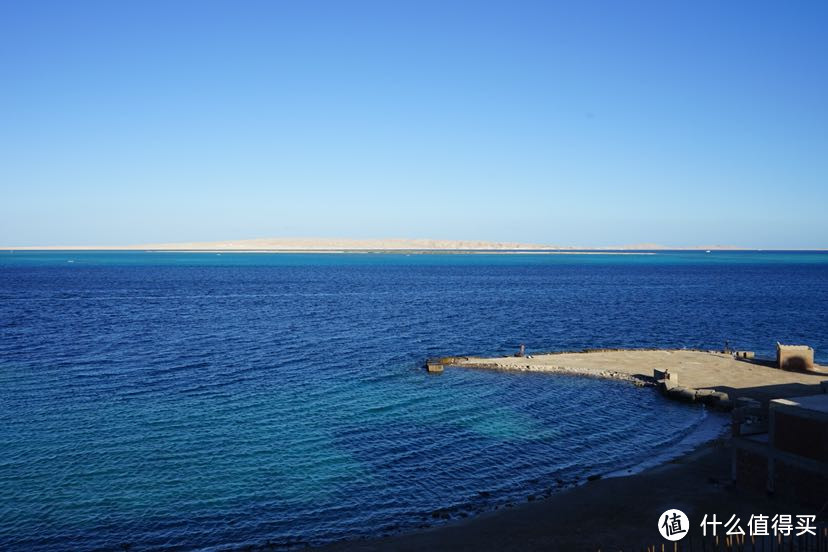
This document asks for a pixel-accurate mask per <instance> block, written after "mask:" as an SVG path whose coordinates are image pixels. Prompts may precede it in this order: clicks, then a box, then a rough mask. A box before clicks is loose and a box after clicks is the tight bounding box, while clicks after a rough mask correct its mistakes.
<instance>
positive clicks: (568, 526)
mask: <svg viewBox="0 0 828 552" xmlns="http://www.w3.org/2000/svg"><path fill="white" fill-rule="evenodd" d="M730 452H731V451H730V448H729V445H728V443H727V441H725V440H721V439H719V440H716V441H713V442H710V443H707V444H704V445H702V446H700V447H699V448H697V449H696V450H694V451H693V452H691V453H689V454H686V455H684V456H682V457H680V458H677V459H675V460H672V461H670V462H668V463H666V464H664V465H661V466H658V467H655V468H652V469H649V470H646V471H644V472H642V473H639V474H635V475H631V476H628V477H613V478H606V479H601V480H598V481H590V482H588V483H586V484H584V485H581V486H578V487H574V488H571V489H568V490H564V491H561V492H559V493H556V494H554V495H553V496H551V497H549V498H546V499H542V500H535V501H532V502H529V501H527V502H525V503H522V504H519V505H515V506H514V507H512V508H505V509H501V510H498V511H495V512H489V513H485V514H481V515H479V516H477V517H475V518H471V519H466V520H461V521H457V522H452V523H449V524H447V525H444V526H439V527H434V528H430V529H424V530H422V531H419V532H414V533H408V534H400V535H394V536H388V537H384V538H379V539H367V540H361V541H348V542H340V543H335V544H332V545H328V546H324V547H321V548H319V550H322V551H328V552H335V551H336V552H338V551H344V550H355V551H360V552H379V551H399V552H408V551H412V552H413V551H418V550H432V551H440V550H446V551H449V550H451V551H456V550H468V551H479V550H491V551H496V550H497V551H500V550H515V551H518V550H521V551H524V550H525V551H534V550H544V551H558V550H560V551H573V552H581V551H582V552H596V551H598V550H613V551H617V550H624V551H630V550H644V549H645V547H647V546H653V545H657V546H658V547H659V548H657V549H659V550H660V546H661V545H662V543H664V542H665V541H664V539H662V538H661V536H660V535H659V532H658V529H657V523H658V519H659V516H660V515H661V514H662V513H663V512H664V511H666V510H668V509H671V508H678V509H680V510H682V511H683V512H684V513H686V514H687V516H688V517H689V519H690V521H691V530H690V531H691V532H690V539H693V540H695V542H696V547H698V549H701V548H700V544H701V538H702V535H701V528H700V526H699V523H700V520H701V519H702V518H703V516H704V515H705V514H708V515H710V516H712V515H713V514H716V515H717V517H718V519H723V520H727V519H729V518H730V516H731V515H736V516H737V517H739V518H740V519H741V520H742V523H743V524H744V523H746V521H747V520H748V518H749V517H750V516H751V515H752V514H766V515H773V514H777V513H791V514H801V513H812V512H810V511H808V512H805V511H803V509H802V508H801V507H800V506H799V505H798V504H796V503H792V502H786V501H784V500H780V499H774V498H772V497H768V496H767V495H765V494H762V493H756V492H752V491H749V490H745V489H741V488H737V487H735V486H734V485H732V484H731V483H730V463H729V459H730ZM818 520H821V521H823V522H824V521H826V516H825V512H823V513H822V514H821V515H820V516H819V517H818ZM687 542H688V543H689V540H688V541H687ZM668 545H669V548H668V549H669V550H673V548H672V543H668ZM685 546H687V544H685ZM694 548H695V547H694Z"/></svg>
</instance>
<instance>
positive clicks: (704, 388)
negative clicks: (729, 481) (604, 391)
mask: <svg viewBox="0 0 828 552" xmlns="http://www.w3.org/2000/svg"><path fill="white" fill-rule="evenodd" d="M444 366H466V367H478V368H488V369H496V370H516V371H530V372H551V373H559V374H572V375H583V376H593V377H603V378H611V379H620V380H626V381H630V382H632V383H637V384H638V385H657V384H658V383H659V380H662V379H664V377H663V374H664V373H665V372H667V373H669V379H668V381H666V382H661V383H662V384H663V387H664V388H665V389H668V388H669V389H675V388H678V389H680V390H678V391H673V392H672V394H673V395H674V396H675V398H678V399H681V400H692V401H696V402H704V403H706V404H711V405H718V406H720V407H722V408H726V409H727V408H730V406H732V404H733V403H734V402H735V401H736V400H737V399H738V398H740V397H748V398H752V399H754V400H756V401H758V402H760V403H762V404H764V405H767V404H768V402H769V401H770V400H772V399H779V398H788V397H796V396H802V395H811V394H814V393H820V392H822V388H821V387H820V382H821V381H822V380H825V379H826V373H828V370H826V368H825V367H821V366H819V365H816V364H815V365H813V367H812V370H809V371H787V370H779V369H778V368H775V367H774V366H773V365H772V363H770V362H762V361H756V360H751V359H749V358H745V357H744V356H740V357H739V358H736V357H735V356H734V355H732V354H729V353H718V352H708V351H691V350H684V349H681V350H636V349H632V350H610V351H608V350H601V351H587V352H575V353H548V354H534V355H532V356H531V357H513V356H508V357H489V358H487V357H455V358H453V359H452V362H446V363H444ZM819 371H821V373H820V372H819ZM679 382H680V383H679ZM691 394H692V399H691ZM668 396H669V395H668Z"/></svg>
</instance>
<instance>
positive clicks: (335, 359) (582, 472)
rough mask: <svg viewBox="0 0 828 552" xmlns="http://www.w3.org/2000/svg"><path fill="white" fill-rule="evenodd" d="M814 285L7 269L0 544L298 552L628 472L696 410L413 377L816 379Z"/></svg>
mask: <svg viewBox="0 0 828 552" xmlns="http://www.w3.org/2000/svg"><path fill="white" fill-rule="evenodd" d="M70 261H72V262H70ZM826 276H828V255H826V254H823V253H784V252H782V253H776V252H773V253H720V252H715V253H711V254H707V255H706V254H703V253H659V254H656V255H647V256H611V255H594V256H593V255H579V256H569V255H567V256H546V255H410V256H406V255H376V254H354V255H301V254H295V255H294V254H284V255H266V254H222V255H216V254H179V253H141V252H123V253H90V252H86V253H83V252H55V253H21V252H15V253H0V338H1V339H0V386H1V388H2V389H3V392H2V393H0V442H2V443H3V451H4V454H3V456H2V457H0V548H2V549H4V550H5V549H9V550H30V549H42V550H66V549H72V550H93V549H120V548H121V545H122V544H125V543H129V544H131V550H150V549H164V548H176V549H223V548H227V547H235V546H238V547H242V546H245V545H249V544H254V545H264V544H265V543H267V542H268V541H269V542H271V543H273V544H275V545H284V546H291V545H297V546H301V545H303V544H305V543H320V542H326V541H330V540H335V539H339V538H345V537H356V536H362V535H377V534H383V533H389V532H395V531H399V530H404V529H411V528H416V527H421V526H425V525H430V524H434V523H440V522H442V519H441V518H443V517H446V516H449V517H451V518H458V517H462V516H467V515H474V514H475V513H477V512H480V511H485V510H489V509H493V508H496V507H503V506H504V505H505V504H507V503H510V502H518V501H521V502H522V501H525V500H526V496H527V495H528V494H544V493H548V492H554V491H555V490H557V489H559V488H560V487H562V486H566V485H569V484H574V483H577V482H578V481H582V480H583V479H584V478H585V477H587V476H588V475H591V474H594V473H606V472H609V471H613V470H617V469H620V468H624V467H626V466H633V465H636V464H638V463H639V462H641V461H643V460H645V459H647V458H650V457H652V456H653V455H654V454H656V453H658V452H661V451H664V450H665V449H666V448H669V447H671V446H673V445H674V444H675V443H676V442H677V441H678V440H680V439H681V437H682V436H683V435H685V434H686V433H687V432H689V431H691V430H693V428H695V427H697V426H698V425H699V424H700V423H701V421H702V420H703V418H704V415H705V414H704V412H703V411H702V410H701V409H700V408H698V407H689V406H685V405H681V404H677V403H672V402H667V401H664V400H663V399H662V398H661V397H659V396H658V395H656V394H654V393H652V392H651V391H650V390H646V389H645V390H641V389H636V388H634V387H632V386H629V385H627V384H623V383H619V382H611V381H601V380H594V379H584V378H577V377H565V376H549V375H542V374H505V373H494V372H486V371H478V370H463V369H453V370H449V371H447V372H445V373H444V374H442V375H438V376H433V375H428V374H426V373H425V372H424V371H423V370H422V369H421V364H422V361H423V360H424V358H425V357H427V356H431V355H438V354H456V353H479V354H508V353H511V352H512V351H514V350H515V349H516V348H517V345H518V344H519V343H526V344H527V347H528V348H529V349H530V351H532V350H564V349H575V348H583V347H682V346H687V347H699V348H714V347H721V345H722V343H723V341H724V339H729V340H730V341H731V344H732V345H733V346H736V347H740V348H742V347H743V348H748V349H755V350H757V351H759V352H760V353H764V354H771V352H772V347H773V344H774V343H775V341H776V340H777V339H778V340H780V341H792V342H793V341H796V342H800V341H801V342H805V343H809V344H811V345H813V346H814V347H815V348H816V350H817V355H818V358H820V359H822V360H823V362H824V358H825V357H824V351H825V350H826V347H827V346H828V333H827V331H826V328H827V327H828V324H826V322H827V321H828V320H826V316H825V306H826V305H828V278H826Z"/></svg>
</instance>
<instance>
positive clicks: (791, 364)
mask: <svg viewBox="0 0 828 552" xmlns="http://www.w3.org/2000/svg"><path fill="white" fill-rule="evenodd" d="M776 365H777V367H778V368H781V369H783V370H811V369H812V368H813V367H814V350H813V349H811V348H810V347H804V346H800V345H781V344H777V346H776Z"/></svg>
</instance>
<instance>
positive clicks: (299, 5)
mask: <svg viewBox="0 0 828 552" xmlns="http://www.w3.org/2000/svg"><path fill="white" fill-rule="evenodd" d="M826 29H828V2H825V1H814V2H805V1H779V2H776V3H766V2H759V1H739V0H734V1H714V2H702V1H696V0H694V1H685V2H674V1H665V0H657V1H653V2H637V1H615V0H607V1H605V2H589V1H575V0H573V1H571V2H553V1H543V2H518V1H503V2H483V1H474V2H471V1H469V2H452V1H448V0H440V1H437V2H426V1H422V0H417V1H409V2H404V1H378V2H352V1H347V0H338V1H331V2H322V1H316V0H308V1H304V0H302V1H293V2H277V1H266V2H255V1H232V2H231V1H227V2H207V1H202V0H199V1H193V2H185V1H176V0H171V1H163V2H162V1H123V2H120V1H119V2H112V1H108V0H107V1H102V2H84V1H72V2H64V1H54V2H43V1H24V0H5V1H2V2H0V71H2V72H1V73H0V75H1V76H0V244H2V245H57V244H71V245H92V244H101V245H108V244H113V245H114V244H134V243H145V242H157V241H191V240H201V241H210V240H219V239H241V238H254V237H277V236H326V237H354V238H367V237H430V238H444V239H483V240H509V241H513V240H514V241H528V242H536V243H537V242H542V243H550V244H560V245H581V246H593V245H594V246H600V245H618V244H632V243H641V242H655V243H662V244H668V245H677V246H682V245H699V244H713V243H718V244H735V245H743V246H748V247H764V248H798V247H803V248H807V247H828V217H826V207H828V31H826Z"/></svg>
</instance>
